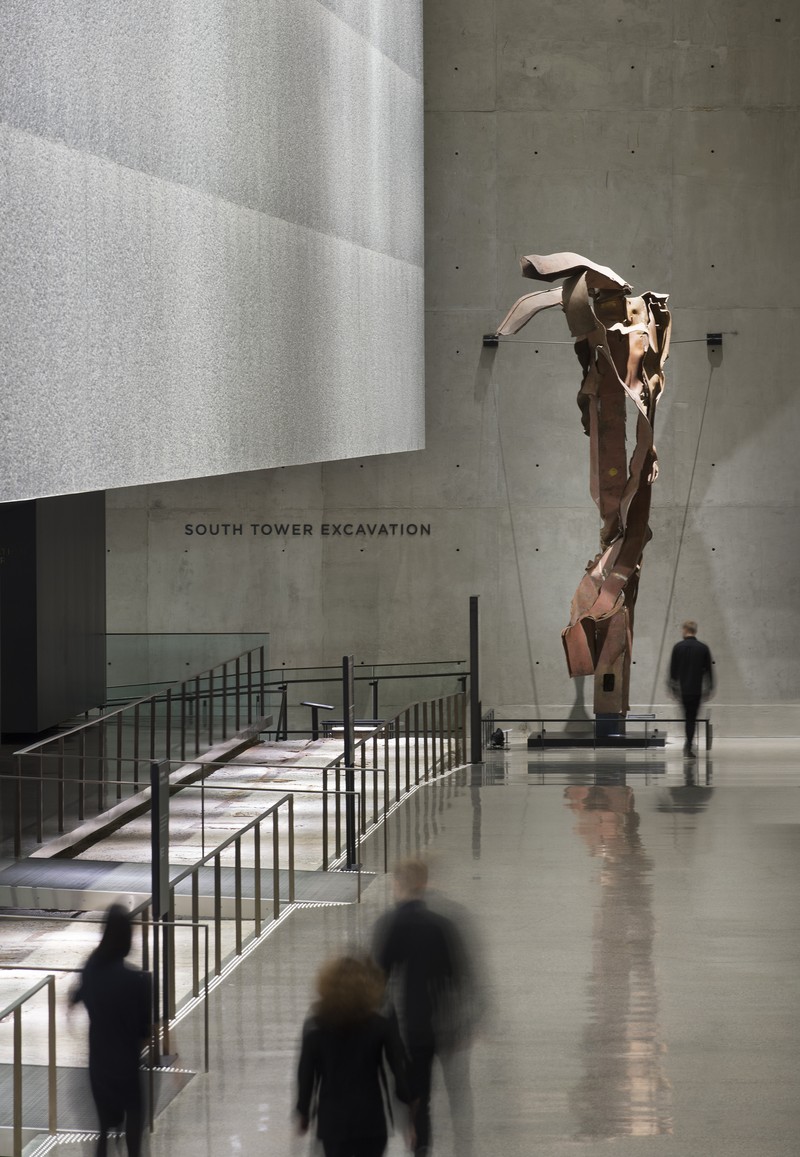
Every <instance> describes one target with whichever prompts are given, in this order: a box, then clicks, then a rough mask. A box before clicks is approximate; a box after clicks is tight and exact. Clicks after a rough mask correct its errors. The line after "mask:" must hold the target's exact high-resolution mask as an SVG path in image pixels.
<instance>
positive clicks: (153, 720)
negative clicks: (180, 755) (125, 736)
mask: <svg viewBox="0 0 800 1157" xmlns="http://www.w3.org/2000/svg"><path fill="white" fill-rule="evenodd" d="M155 757H156V697H155V695H154V696H153V698H152V699H151V700H150V761H151V763H152V761H153V760H154V759H155Z"/></svg>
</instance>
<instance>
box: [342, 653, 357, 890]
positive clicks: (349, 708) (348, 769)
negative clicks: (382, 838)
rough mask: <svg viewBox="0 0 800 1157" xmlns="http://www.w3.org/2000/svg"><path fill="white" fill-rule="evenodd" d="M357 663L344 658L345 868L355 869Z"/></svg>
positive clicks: (349, 658)
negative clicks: (355, 675) (355, 670)
mask: <svg viewBox="0 0 800 1157" xmlns="http://www.w3.org/2000/svg"><path fill="white" fill-rule="evenodd" d="M354 667H355V663H354V660H353V656H352V655H345V656H344V657H343V659H342V707H343V712H342V714H343V716H344V786H345V789H346V791H347V795H346V797H345V803H344V832H345V836H344V838H345V859H346V863H345V869H346V870H347V871H354V870H355V868H357V867H358V863H357V860H356V797H355V795H354V794H353V793H354V792H355V789H356V769H355V747H356V736H355V678H354Z"/></svg>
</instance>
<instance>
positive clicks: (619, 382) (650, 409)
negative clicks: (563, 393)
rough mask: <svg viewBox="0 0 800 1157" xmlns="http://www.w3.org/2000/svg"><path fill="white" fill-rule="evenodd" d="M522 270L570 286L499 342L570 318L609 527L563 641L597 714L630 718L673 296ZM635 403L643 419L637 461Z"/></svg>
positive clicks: (557, 264) (581, 272) (546, 295)
mask: <svg viewBox="0 0 800 1157" xmlns="http://www.w3.org/2000/svg"><path fill="white" fill-rule="evenodd" d="M521 264H522V274H523V276H524V277H531V278H533V279H535V280H538V281H557V280H561V279H563V280H564V283H563V285H561V286H559V287H558V288H556V289H547V290H543V291H541V292H537V293H529V294H526V295H525V296H524V297H521V298H520V299H519V300H518V301H517V302H516V303H515V304H514V305H513V306H512V308H511V309H510V310H509V312H508V314H507V315H506V317H505V318H504V319H503V321H502V322H501V324H500V325H499V327H498V329H497V335H498V336H507V335H509V334H514V333H517V331H518V330H520V329H521V328H522V327H523V326H524V325H525V324H526V323H527V322H528V321H530V320H531V318H532V317H534V316H535V315H536V314H537V313H539V312H540V311H541V310H543V309H550V308H552V307H553V306H555V305H560V306H561V307H562V309H563V310H564V313H565V315H566V318H567V322H568V324H569V328H570V333H571V334H572V336H573V338H574V339H575V352H576V354H577V355H578V360H579V362H580V364H581V368H582V370H583V380H582V382H581V388H580V390H579V392H578V405H579V407H580V411H581V420H582V423H583V428H584V432H585V433H586V434H587V435H588V437H589V440H590V490H591V494H592V498H593V499H594V501H595V503H596V504H597V507H598V509H599V511H600V518H601V521H602V526H601V530H600V550H599V551H598V553H597V554H596V555H595V557H594V558H593V559H592V560H590V562H589V563H588V564H587V567H586V574H585V575H584V578H583V579H582V580H581V582H580V585H579V586H578V589H577V591H576V592H575V595H574V597H573V600H572V608H571V613H570V621H569V625H568V626H567V627H566V628H565V630H564V631H563V632H562V637H563V641H564V649H565V651H566V655H567V666H568V668H569V673H570V675H572V676H578V675H591V674H593V675H594V677H595V680H594V710H595V713H596V714H598V715H612V716H614V715H616V716H619V715H624V713H625V712H626V711H627V710H628V707H629V685H630V662H631V648H632V643H633V612H634V607H635V604H636V593H637V588H638V584H639V572H640V569H641V563H642V553H643V551H644V548H645V546H646V544H647V542H648V541H649V539H650V538H651V537H652V532H651V530H650V527H649V525H648V518H649V514H650V487H651V485H652V483H653V482H654V481H655V479H656V477H657V476H658V459H657V455H656V449H655V445H654V443H653V425H654V421H655V411H656V405H657V403H658V399H659V397H660V395H661V392H662V390H663V388H664V362H665V361H666V359H667V356H668V353H669V336H670V327H671V319H670V313H669V310H668V309H667V296H666V295H665V294H659V293H651V292H647V293H644V294H642V296H641V297H636V296H634V295H633V294H632V292H631V286H630V285H628V284H627V282H626V281H624V280H623V279H622V278H621V277H620V276H619V275H618V274H616V273H615V272H614V271H613V270H612V269H608V268H606V267H605V266H603V265H596V264H595V263H594V262H592V261H589V260H588V259H587V258H586V257H581V256H580V255H579V254H577V253H553V254H550V255H547V256H531V257H523V258H522V261H521ZM629 400H630V401H631V402H632V403H633V404H634V406H635V407H636V410H637V415H636V442H635V446H634V448H633V454H632V456H631V458H630V462H629V461H628V454H627V444H626V407H627V403H628V401H629Z"/></svg>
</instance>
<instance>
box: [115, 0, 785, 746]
mask: <svg viewBox="0 0 800 1157" xmlns="http://www.w3.org/2000/svg"><path fill="white" fill-rule="evenodd" d="M425 17H426V24H425V83H426V102H427V117H426V134H427V136H426V142H427V143H426V300H427V365H426V392H427V401H426V406H427V415H426V424H427V445H426V449H425V450H424V451H421V452H418V453H412V454H400V455H394V456H385V457H378V458H371V459H355V460H353V461H351V462H339V463H332V464H328V465H323V466H318V467H313V468H311V467H305V468H301V469H291V470H285V471H277V472H274V471H270V472H266V473H264V474H259V475H253V476H244V475H240V476H238V477H231V478H223V479H219V480H217V481H213V482H198V483H181V484H177V485H175V486H170V487H155V488H150V489H149V490H147V491H144V492H142V491H136V492H133V491H127V492H119V493H118V494H117V495H115V496H112V506H113V509H112V510H111V512H110V518H109V536H110V540H111V546H112V555H111V564H110V565H111V571H110V574H111V576H112V581H111V586H112V590H113V591H114V596H113V600H112V605H111V616H112V621H113V623H114V625H115V627H116V628H117V629H121V630H122V629H145V628H146V627H147V628H149V629H151V630H159V629H168V628H170V629H181V626H188V625H189V623H190V622H191V621H193V619H194V617H195V616H199V617H200V618H201V619H202V620H205V619H210V620H211V622H212V624H213V626H214V627H215V628H216V629H220V630H226V629H227V630H239V629H245V628H249V629H262V628H263V629H269V630H270V631H271V632H272V655H273V661H274V662H276V663H280V661H281V660H282V659H285V660H286V661H287V662H294V663H303V662H318V661H329V662H333V661H336V660H337V659H338V658H339V656H340V655H341V654H343V653H344V652H345V651H350V650H352V651H354V652H355V654H356V656H357V657H358V658H363V659H366V660H381V659H397V660H401V659H404V658H407V659H428V658H436V657H440V658H451V657H455V656H456V655H460V656H463V655H466V653H467V637H466V635H467V630H466V624H467V598H468V596H469V594H472V593H475V594H479V595H480V596H481V610H482V626H483V676H484V683H483V699H484V702H485V703H493V704H496V705H497V706H498V707H500V708H501V709H503V710H508V711H510V712H516V711H517V710H520V711H522V712H529V711H530V712H532V711H534V710H536V711H540V712H543V713H549V712H555V713H560V712H563V711H565V710H567V709H568V708H569V707H570V706H571V705H572V704H573V703H574V701H575V697H576V694H577V695H578V696H579V697H581V696H583V694H584V692H585V694H586V701H587V703H588V704H589V705H591V688H589V687H586V688H582V687H580V686H579V685H575V684H573V683H571V681H570V680H569V679H568V677H567V674H566V670H565V665H564V659H563V653H562V649H561V641H560V630H561V628H562V627H563V626H564V624H565V623H566V621H567V618H568V613H569V601H570V598H571V596H572V593H573V591H574V588H575V586H576V585H577V583H578V580H579V578H580V576H581V574H582V570H583V567H584V565H585V563H586V560H587V559H588V558H590V557H592V556H593V554H594V553H595V551H596V549H597V535H598V520H597V517H596V513H595V510H594V507H593V505H592V503H591V500H590V498H589V494H588V443H587V440H586V439H585V438H584V436H583V434H582V431H581V427H580V422H579V416H578V410H577V407H576V405H575V393H576V391H577V388H578V384H579V372H578V364H577V361H576V359H575V357H574V353H573V351H572V349H571V345H570V344H569V338H568V334H567V330H566V324H565V322H564V319H563V317H562V316H561V315H560V314H556V313H555V312H552V313H549V314H545V315H543V316H542V317H541V318H539V319H536V320H535V321H534V322H533V323H531V325H530V326H528V328H527V329H526V330H523V331H522V333H521V334H520V335H519V336H520V338H524V339H526V340H527V341H530V342H531V344H522V343H520V344H517V345H514V346H512V345H511V344H504V345H501V347H500V348H499V349H498V350H497V351H494V352H490V351H486V350H482V348H481V335H482V334H483V333H485V332H488V331H490V330H493V329H494V327H495V326H496V324H497V323H498V321H499V319H500V318H501V317H502V315H503V314H504V313H505V311H506V309H507V308H508V307H509V305H510V304H511V303H512V302H513V301H514V300H515V298H516V297H517V296H518V295H519V294H520V293H522V292H524V291H525V290H526V288H527V289H529V290H530V289H534V288H536V287H535V286H532V285H531V284H530V283H529V282H523V281H522V279H521V278H520V277H519V273H518V265H517V259H518V257H519V256H520V255H522V254H525V253H531V252H533V253H536V252H540V253H546V252H554V251H558V250H561V249H570V250H575V251H577V252H581V253H584V254H586V255H588V256H590V257H593V258H594V259H595V260H598V261H600V262H602V263H605V264H609V265H611V266H612V267H613V268H615V269H616V270H617V271H618V272H619V273H621V274H623V275H624V276H626V277H627V278H628V279H629V280H631V281H632V282H633V283H634V285H635V286H636V287H637V288H638V289H639V290H644V289H653V290H656V291H660V292H669V293H670V295H671V306H672V308H673V311H674V318H675V330H674V339H675V342H676V344H675V345H674V346H673V352H672V356H671V358H670V361H669V362H668V366H667V370H668V381H667V391H666V394H665V397H664V400H663V402H662V406H661V409H660V411H659V418H658V423H657V429H656V442H657V445H658V448H659V453H660V458H661V467H662V473H661V478H660V479H659V481H658V483H657V484H656V487H655V491H654V509H653V516H652V526H653V531H654V539H653V541H652V543H651V544H650V546H649V547H648V549H647V552H646V558H645V567H644V573H643V577H642V585H641V590H640V596H639V603H638V609H637V634H636V643H635V650H634V660H635V666H634V667H633V669H632V675H633V677H632V699H633V701H634V704H635V706H636V707H639V708H643V709H648V708H650V707H655V708H657V709H662V710H663V709H666V707H667V704H666V702H665V692H664V683H665V665H666V662H667V660H668V655H669V651H670V648H671V646H672V643H673V642H674V641H675V640H676V639H677V637H678V627H679V624H680V622H681V620H682V619H684V618H686V617H693V618H696V619H697V620H698V621H699V623H700V637H701V638H703V639H705V640H706V641H708V643H709V644H710V645H711V648H712V651H713V653H714V656H715V659H716V664H717V674H718V683H719V690H718V695H717V701H716V706H715V713H716V718H717V720H718V725H719V729H720V731H721V732H722V733H728V734H742V733H748V732H753V731H754V732H755V733H759V732H760V733H764V734H770V733H777V732H784V733H789V734H798V733H800V712H799V711H798V701H799V700H800V692H798V686H800V658H798V647H797V642H796V640H797V637H798V626H799V625H800V623H799V622H798V618H799V616H798V609H797V607H798V595H800V580H798V562H800V548H799V547H798V535H797V516H798V504H799V502H800V482H798V474H797V471H796V470H794V468H793V462H794V459H795V457H796V448H797V445H798V441H799V440H800V399H799V398H798V391H797V385H796V381H795V373H794V361H795V350H794V345H795V340H794V335H795V333H796V331H797V327H798V310H797V297H796V294H795V293H794V279H795V275H796V269H797V266H798V258H799V257H800V252H799V250H800V230H798V226H797V213H796V210H797V202H798V193H800V161H799V160H798V152H797V149H796V141H797V132H798V128H799V127H800V118H799V117H798V89H800V73H798V70H797V69H796V67H795V61H796V54H797V48H798V38H800V10H798V11H796V10H795V8H794V7H792V6H787V5H779V6H778V7H777V8H774V9H773V8H769V7H764V6H763V5H762V4H758V3H755V2H751V0H707V2H706V3H704V4H702V5H698V4H696V3H694V2H693V0H673V2H671V3H667V4H665V3H663V2H661V0H658V2H657V0H637V2H635V3H634V2H633V0H614V2H613V3H607V4H603V5H598V4H597V3H595V2H589V0H574V2H573V3H570V4H562V3H556V2H555V0H552V2H550V0H547V2H546V0H502V2H501V0H497V2H496V3H491V2H489V0H440V2H438V3H436V4H430V5H426V6H425ZM710 331H713V332H723V333H724V335H725V336H724V345H723V350H722V358H721V361H719V360H717V364H712V359H710V357H709V354H708V352H707V349H706V344H705V336H706V334H707V333H708V332H710ZM251 516H252V517H251ZM279 520H283V521H289V522H291V521H292V520H294V521H297V522H298V523H300V524H305V523H308V524H311V525H313V526H314V527H317V526H318V525H320V524H321V523H323V522H325V523H327V524H344V523H345V522H347V521H351V522H354V523H355V524H356V525H357V524H358V523H359V522H367V523H370V524H374V523H376V522H377V523H380V522H384V523H388V522H390V521H392V522H395V523H398V524H399V523H401V522H402V523H408V522H413V523H429V524H430V526H431V534H430V536H428V537H425V538H422V537H419V536H417V537H415V538H413V539H410V538H408V537H403V538H399V537H394V538H392V537H386V538H375V537H367V538H360V539H357V538H355V537H351V538H346V537H344V536H334V537H331V536H323V535H322V534H321V533H318V532H316V531H315V532H314V533H312V534H309V535H302V534H301V535H299V536H292V535H289V536H278V537H276V536H275V535H274V534H273V535H272V536H264V535H263V534H261V533H260V532H259V533H258V534H252V533H247V532H245V533H244V534H242V535H241V536H233V535H230V536H228V537H225V536H224V535H222V536H220V535H217V536H214V537H210V536H203V537H197V536H194V535H193V536H186V535H184V534H183V533H182V526H183V524H185V523H190V522H191V523H197V522H203V523H209V522H213V523H220V524H223V523H225V522H228V523H230V524H233V523H235V522H243V523H248V522H253V523H257V524H261V523H264V524H267V523H274V522H276V521H279ZM750 708H756V710H755V711H751V710H750Z"/></svg>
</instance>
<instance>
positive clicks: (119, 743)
mask: <svg viewBox="0 0 800 1157" xmlns="http://www.w3.org/2000/svg"><path fill="white" fill-rule="evenodd" d="M117 799H122V712H121V711H118V712H117Z"/></svg>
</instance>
